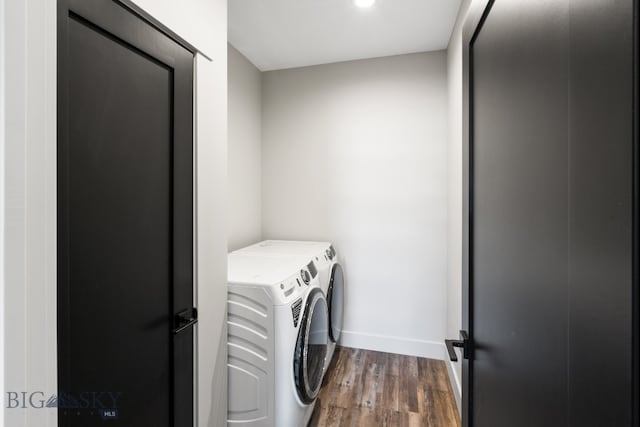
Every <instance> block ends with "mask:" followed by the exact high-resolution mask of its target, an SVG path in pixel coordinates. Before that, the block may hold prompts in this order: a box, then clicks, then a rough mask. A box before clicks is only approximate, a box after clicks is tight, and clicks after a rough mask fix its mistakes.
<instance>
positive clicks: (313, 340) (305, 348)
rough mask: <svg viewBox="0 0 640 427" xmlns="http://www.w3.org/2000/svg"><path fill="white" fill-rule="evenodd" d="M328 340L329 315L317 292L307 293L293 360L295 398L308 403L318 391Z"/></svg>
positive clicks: (320, 295) (323, 301) (325, 301)
mask: <svg viewBox="0 0 640 427" xmlns="http://www.w3.org/2000/svg"><path fill="white" fill-rule="evenodd" d="M328 339H329V311H328V308H327V300H326V299H325V297H324V295H323V294H322V290H321V289H320V288H314V289H312V290H311V291H310V292H309V296H308V297H307V302H306V304H305V308H304V314H303V316H302V319H301V322H300V331H299V333H298V341H297V343H296V353H295V355H294V359H293V372H294V377H295V382H296V389H297V391H298V396H299V397H300V400H301V401H302V402H303V403H311V402H313V400H314V399H315V398H316V396H317V395H318V391H320V385H321V384H322V374H323V372H322V371H323V369H324V361H325V358H326V356H327V343H328Z"/></svg>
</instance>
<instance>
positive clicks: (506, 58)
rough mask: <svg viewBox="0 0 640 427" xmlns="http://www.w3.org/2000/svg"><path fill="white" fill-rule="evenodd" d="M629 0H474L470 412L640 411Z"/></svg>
mask: <svg viewBox="0 0 640 427" xmlns="http://www.w3.org/2000/svg"><path fill="white" fill-rule="evenodd" d="M637 3H638V2H637V1H635V2H634V1H633V0H620V1H610V2H602V1H597V0H585V1H583V0H551V1H545V2H530V1H524V0H514V1H506V0H502V1H501V0H495V1H490V0H484V1H479V2H475V3H474V5H472V9H471V12H470V14H469V17H468V19H467V23H466V24H465V33H464V52H465V54H464V64H465V66H464V67H465V78H466V79H468V80H465V106H466V111H465V131H464V134H465V137H466V138H467V140H468V145H467V146H466V147H465V150H464V153H465V158H464V164H465V169H466V173H467V175H466V177H465V185H466V187H465V195H466V196H465V199H466V200H465V217H466V218H467V220H468V222H467V223H466V224H465V228H464V230H465V232H464V234H465V251H464V256H465V258H464V262H463V271H464V273H465V278H464V280H463V299H464V308H463V312H464V315H463V328H464V329H466V330H468V331H469V335H470V337H471V338H470V341H469V342H470V344H469V347H468V351H467V352H466V353H467V354H468V355H469V360H465V361H464V362H463V381H462V383H463V405H464V406H463V424H464V425H465V426H478V427H483V426H492V427H494V426H496V427H499V426H513V425H518V426H540V425H545V426H580V427H583V426H585V427H588V426H614V425H615V426H628V425H635V424H632V423H636V424H637V408H638V391H637V390H638V368H637V366H638V361H637V358H638V351H637V348H638V344H637V343H638V341H637V336H638V331H637V319H638V313H637V307H638V305H637V304H638V301H637V298H638V292H637V288H638V283H637V278H638V273H637V271H638V267H637V265H638V260H637V256H638V255H637V254H638V252H637V251H638V249H637V248H638V241H637V236H638V225H637V224H638V222H637V219H638V218H637V199H635V197H636V195H637V192H638V189H637V181H638V170H637V167H638V162H637V156H638V149H637V88H638V74H637V67H635V68H634V58H635V61H636V63H637V19H638V10H637ZM634 43H635V45H634ZM634 96H635V103H636V104H634ZM634 126H635V127H634ZM634 129H635V132H636V133H635V134H634ZM634 183H635V184H634ZM634 185H635V187H634ZM634 209H635V210H634ZM634 310H635V312H634ZM634 325H635V330H634ZM450 343H453V342H450ZM453 344H454V345H463V344H464V343H463V342H459V343H453ZM634 417H635V418H634Z"/></svg>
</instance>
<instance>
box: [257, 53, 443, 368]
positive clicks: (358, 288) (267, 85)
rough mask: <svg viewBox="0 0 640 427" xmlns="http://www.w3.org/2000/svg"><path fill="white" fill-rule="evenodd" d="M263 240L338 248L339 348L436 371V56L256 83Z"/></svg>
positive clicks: (439, 122) (313, 70)
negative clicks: (393, 356)
mask: <svg viewBox="0 0 640 427" xmlns="http://www.w3.org/2000/svg"><path fill="white" fill-rule="evenodd" d="M262 149H263V153H262V154H263V173H262V178H263V194H262V206H263V235H264V237H265V238H284V239H320V240H325V239H326V240H330V241H332V242H334V243H335V245H336V248H337V250H338V251H339V252H340V255H341V256H342V260H343V262H344V267H345V272H346V277H347V288H346V309H345V323H344V327H345V333H344V334H343V344H344V345H347V346H354V347H361V348H368V349H374V350H381V351H387V352H394V353H405V354H416V355H421V356H426V357H432V358H439V359H441V358H442V357H443V355H444V353H443V339H444V335H445V327H446V281H447V164H448V163H447V72H446V54H445V52H444V51H441V52H433V53H424V54H414V55H402V56H396V57H387V58H380V59H371V60H362V61H353V62H345V63H338V64H329V65H321V66H314V67H308V68H300V69H290V70H282V71H272V72H268V73H265V74H264V75H263V148H262Z"/></svg>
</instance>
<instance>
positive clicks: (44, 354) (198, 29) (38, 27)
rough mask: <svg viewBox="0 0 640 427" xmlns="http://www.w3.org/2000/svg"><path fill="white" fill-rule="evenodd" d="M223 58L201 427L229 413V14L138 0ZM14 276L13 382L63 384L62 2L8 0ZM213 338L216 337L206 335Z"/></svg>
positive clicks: (203, 130) (208, 119)
mask: <svg viewBox="0 0 640 427" xmlns="http://www.w3.org/2000/svg"><path fill="white" fill-rule="evenodd" d="M136 3H138V5H139V6H140V7H141V8H143V9H145V10H146V11H147V12H149V13H150V14H151V15H153V16H154V17H156V18H157V19H159V20H160V21H161V22H163V23H164V24H165V25H167V26H168V27H169V28H171V29H172V30H173V31H174V32H176V33H177V34H179V35H180V36H182V37H183V38H184V39H186V40H187V41H189V42H190V43H191V44H193V45H194V46H196V47H197V48H199V49H200V50H202V51H203V52H205V53H206V54H207V55H208V56H210V57H211V58H212V59H213V62H210V61H208V60H206V59H204V58H203V57H202V56H200V55H199V56H198V57H197V59H196V70H197V78H196V83H195V84H196V109H197V110H196V111H197V113H196V121H197V129H196V139H197V150H198V159H197V192H198V206H197V215H198V220H197V227H198V235H197V250H198V256H197V262H198V266H197V280H198V286H197V292H198V295H197V298H198V305H199V309H200V310H199V311H200V320H199V325H198V333H199V337H201V338H200V339H199V343H198V351H197V357H198V363H197V366H198V371H199V383H198V391H199V398H198V419H199V426H201V427H202V426H206V427H212V426H223V425H225V418H226V417H225V414H226V329H225V326H224V325H225V322H224V320H225V315H226V311H225V310H226V287H225V283H226V252H227V238H226V227H227V223H226V216H227V211H226V206H227V194H226V183H227V170H226V159H227V151H226V150H227V101H226V99H227V93H226V91H227V80H226V79H227V64H226V61H227V51H226V49H227V43H226V35H227V10H226V6H227V4H226V1H225V0H190V1H185V2H182V3H181V4H180V5H179V7H178V6H176V3H175V2H173V1H171V0H138V1H136ZM3 5H4V9H3V12H4V15H3V16H2V15H1V14H0V18H2V22H1V25H0V29H1V31H2V32H3V36H4V40H5V45H4V47H5V55H6V62H5V69H4V73H5V78H6V80H7V81H8V82H10V84H8V85H6V94H5V97H6V99H5V101H6V104H5V110H4V118H5V129H4V140H5V144H4V146H3V147H2V148H3V156H4V158H3V164H2V167H3V169H2V172H3V177H4V187H3V190H4V212H3V213H4V222H3V224H2V227H3V231H4V241H3V245H4V247H3V254H4V265H5V271H4V281H5V294H4V297H5V301H4V302H5V305H4V309H5V312H4V316H5V317H4V322H5V329H4V333H5V347H4V358H5V360H4V368H5V388H6V389H7V390H16V391H22V390H24V391H27V390H43V391H45V392H51V393H54V392H55V391H56V389H57V380H56V367H57V360H56V356H57V349H56V253H55V248H56V236H55V230H56V218H55V212H56V199H55V194H56V12H57V11H56V1H55V0H5V2H3ZM203 337H204V338H203ZM4 415H5V416H4V422H5V425H7V426H43V427H46V426H55V425H57V418H56V413H55V411H54V410H25V411H22V410H6V411H5V414H4Z"/></svg>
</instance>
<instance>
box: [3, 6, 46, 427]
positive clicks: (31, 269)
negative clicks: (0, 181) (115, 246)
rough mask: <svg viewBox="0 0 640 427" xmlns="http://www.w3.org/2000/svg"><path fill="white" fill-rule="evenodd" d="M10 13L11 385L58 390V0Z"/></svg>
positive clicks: (42, 414)
mask: <svg viewBox="0 0 640 427" xmlns="http://www.w3.org/2000/svg"><path fill="white" fill-rule="evenodd" d="M3 18H4V20H3V22H2V23H1V24H0V28H1V31H3V32H4V42H5V46H4V48H5V55H6V56H5V60H6V62H5V64H4V66H5V70H4V73H5V78H6V81H7V82H8V83H7V85H6V87H5V90H6V92H5V97H6V98H5V110H4V114H5V129H4V138H5V144H4V147H3V150H4V153H3V157H4V158H3V160H4V163H3V165H2V173H3V175H4V223H3V224H2V227H3V228H4V241H3V242H2V243H3V245H4V247H3V253H4V257H5V258H4V265H5V271H4V281H5V294H4V298H5V300H4V304H5V305H4V316H5V318H4V326H5V329H4V334H5V346H4V363H5V366H4V370H5V390H7V391H37V390H42V391H44V392H50V393H54V392H55V391H56V388H57V375H56V373H57V353H56V252H55V250H56V216H55V213H56V204H55V194H56V172H55V170H56V169H55V166H56V1H54V0H6V1H5V2H4V17H3ZM3 397H4V396H3ZM4 422H5V425H7V426H55V425H57V419H56V412H55V411H54V410H29V411H27V410H16V409H11V410H9V409H5V413H4Z"/></svg>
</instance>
